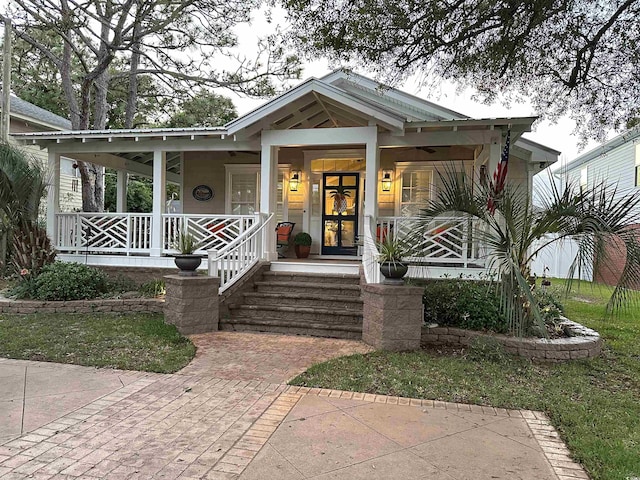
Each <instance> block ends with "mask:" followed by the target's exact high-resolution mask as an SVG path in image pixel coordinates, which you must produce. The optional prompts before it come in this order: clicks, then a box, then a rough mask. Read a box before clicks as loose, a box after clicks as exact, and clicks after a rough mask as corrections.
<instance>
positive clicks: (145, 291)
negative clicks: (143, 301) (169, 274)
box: [139, 279, 166, 298]
mask: <svg viewBox="0 0 640 480" xmlns="http://www.w3.org/2000/svg"><path fill="white" fill-rule="evenodd" d="M139 291H140V293H141V294H142V295H144V296H145V297H152V298H155V297H159V296H160V295H164V294H165V293H166V288H165V285H164V280H159V279H156V280H151V281H150V282H146V283H143V284H142V285H140V289H139Z"/></svg>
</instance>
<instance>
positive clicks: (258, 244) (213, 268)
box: [208, 214, 273, 293]
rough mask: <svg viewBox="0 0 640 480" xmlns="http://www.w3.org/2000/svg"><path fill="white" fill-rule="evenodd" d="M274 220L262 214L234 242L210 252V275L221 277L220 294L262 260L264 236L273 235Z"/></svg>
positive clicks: (271, 216) (270, 216)
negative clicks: (272, 225) (272, 222)
mask: <svg viewBox="0 0 640 480" xmlns="http://www.w3.org/2000/svg"><path fill="white" fill-rule="evenodd" d="M272 218H273V214H271V215H267V214H261V216H260V217H259V220H258V221H256V222H255V223H253V224H252V225H251V226H250V227H249V228H248V229H247V230H245V231H244V232H243V235H241V236H239V237H238V238H236V239H235V240H234V241H233V242H231V243H229V244H227V245H226V246H224V247H223V248H222V249H221V250H216V249H212V250H209V252H208V261H209V275H210V276H217V277H220V290H219V292H220V293H222V292H224V291H225V290H227V289H228V288H229V287H231V285H233V284H234V283H235V282H237V281H238V280H240V279H241V278H242V276H243V275H244V274H245V273H246V272H248V271H249V270H250V269H251V267H253V266H254V265H255V264H256V263H258V261H259V260H260V258H262V256H263V254H264V252H263V248H262V246H263V244H264V236H265V235H268V234H269V233H271V234H273V231H272V229H271V228H270V226H271V219H272Z"/></svg>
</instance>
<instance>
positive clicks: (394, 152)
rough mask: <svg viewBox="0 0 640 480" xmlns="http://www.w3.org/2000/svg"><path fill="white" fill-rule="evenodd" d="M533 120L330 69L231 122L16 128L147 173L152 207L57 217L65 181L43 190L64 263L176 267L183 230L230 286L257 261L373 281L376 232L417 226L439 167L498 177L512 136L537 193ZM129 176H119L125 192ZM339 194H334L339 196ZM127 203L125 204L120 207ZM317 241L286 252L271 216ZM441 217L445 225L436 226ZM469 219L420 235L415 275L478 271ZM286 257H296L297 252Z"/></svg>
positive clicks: (63, 149) (51, 150)
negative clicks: (474, 112)
mask: <svg viewBox="0 0 640 480" xmlns="http://www.w3.org/2000/svg"><path fill="white" fill-rule="evenodd" d="M534 121H535V117H522V118H485V119H474V118H469V117H467V116H464V115H462V114H459V113H456V112H454V111H451V110H448V109H446V108H444V107H441V106H439V105H436V104H434V103H432V102H429V101H426V100H423V99H421V98H417V97H415V96H412V95H409V94H407V93H404V92H402V91H400V90H396V89H394V88H389V87H385V86H383V85H380V84H379V83H377V82H375V81H373V80H371V79H369V78H365V77H363V76H360V75H357V74H354V73H351V72H346V71H343V70H337V71H334V72H332V73H330V74H328V75H326V76H325V77H323V78H320V79H316V78H310V79H308V80H306V81H304V82H302V83H300V84H299V85H298V86H296V87H294V88H292V89H290V90H289V91H287V92H285V93H283V94H282V95H279V96H278V97H276V98H274V99H272V100H270V101H268V102H267V103H265V104H264V105H262V106H261V107H259V108H257V109H255V110H253V111H251V112H249V113H247V114H246V115H243V116H242V117H240V118H237V119H236V120H233V121H232V122H229V123H228V124H227V125H224V126H221V127H215V128H178V129H135V130H98V131H96V130H92V131H50V132H38V133H24V134H21V135H18V137H19V139H20V140H21V141H22V142H23V143H25V144H32V145H37V146H39V147H40V148H46V149H47V150H48V158H49V164H50V165H51V167H52V169H53V171H55V172H59V165H60V161H61V158H70V159H75V160H83V161H90V162H93V163H96V164H100V165H104V166H105V167H109V168H113V169H116V170H118V171H119V172H121V173H122V174H123V175H124V174H125V173H132V174H136V175H147V176H150V177H152V178H153V211H152V213H150V214H134V213H127V212H126V211H119V212H116V213H109V214H107V213H62V212H61V211H60V207H59V205H60V203H59V202H60V194H61V188H60V176H59V175H57V176H56V178H55V179H54V182H53V185H52V188H51V189H50V190H49V194H48V200H47V202H48V206H49V209H48V216H47V227H48V231H49V233H50V235H51V238H52V239H53V242H54V245H55V246H56V248H57V249H58V250H59V252H60V255H59V258H60V259H62V260H68V261H82V262H85V261H86V262H87V263H89V264H94V265H117V266H122V267H155V268H169V267H172V265H173V263H172V262H173V260H172V258H171V257H170V255H171V254H173V253H175V252H176V250H175V248H174V245H175V241H176V239H177V237H178V234H179V232H181V231H183V230H185V229H186V230H188V231H189V232H191V233H192V234H194V235H195V236H196V237H197V239H198V240H199V241H200V244H201V248H200V250H199V252H200V253H202V254H203V255H205V254H208V256H209V261H208V262H207V265H205V266H206V267H208V268H209V271H210V272H211V273H212V274H214V275H219V276H220V278H221V288H220V291H221V292H224V291H225V290H226V289H228V288H229V287H230V286H231V285H232V284H233V283H234V282H236V281H237V280H238V279H240V278H242V276H243V275H244V274H245V272H247V271H249V270H250V269H251V267H252V266H253V265H254V264H255V263H256V262H258V261H259V260H263V261H267V262H270V265H271V270H273V271H291V272H311V273H313V272H315V273H325V274H327V275H329V274H331V272H333V273H335V274H340V275H344V274H349V273H356V274H357V273H358V271H359V267H360V266H361V265H362V266H364V274H365V277H366V281H368V282H378V281H379V273H378V269H377V268H376V261H375V259H376V253H377V252H376V250H375V242H374V239H375V238H376V236H377V237H378V238H380V236H381V235H383V234H384V233H383V232H390V231H394V232H402V231H403V230H407V229H411V228H412V227H411V225H412V223H411V218H412V216H414V215H416V213H417V212H418V209H419V208H420V206H421V205H422V203H423V202H424V200H425V198H427V196H428V195H433V194H434V192H435V191H437V189H438V188H439V179H438V175H437V174H436V170H437V169H438V168H442V167H444V166H445V165H455V166H456V168H458V169H460V171H466V172H467V173H469V174H472V173H473V172H480V171H481V170H484V171H486V172H488V173H490V172H493V170H494V169H495V167H496V165H497V164H498V162H499V161H500V156H501V152H502V149H503V146H504V142H505V138H506V134H507V130H508V129H510V131H511V145H512V146H511V151H510V152H511V153H510V160H509V162H510V163H509V174H508V178H509V180H510V181H512V182H518V183H520V184H522V185H525V186H526V187H527V188H528V189H529V190H531V185H532V179H533V175H534V174H536V173H538V172H539V171H540V170H541V169H543V168H545V167H546V166H548V165H550V164H552V163H554V162H556V161H557V159H558V155H559V152H557V151H555V150H552V149H550V148H548V147H545V146H543V145H540V144H538V143H535V142H533V141H531V140H528V139H525V138H523V137H522V134H523V133H524V132H527V131H530V129H531V125H532V123H533V122H534ZM167 182H174V183H176V184H178V185H180V190H181V195H180V198H181V207H182V212H181V213H167V212H166V208H167V205H166V202H165V199H166V190H165V189H166V184H167ZM125 187H126V185H125V182H119V183H118V197H119V198H124V196H125V194H126V192H125ZM336 190H338V192H339V193H340V192H345V193H347V195H345V197H344V198H340V199H339V201H336V198H335V196H336V195H335V193H336ZM119 204H120V205H123V204H124V203H123V202H119ZM284 220H286V221H290V222H294V223H295V230H294V234H295V233H297V232H299V231H305V232H308V233H309V234H310V235H311V237H312V241H313V243H312V247H311V248H312V250H311V255H312V256H311V258H310V259H307V260H305V261H304V262H296V261H293V260H292V259H290V258H285V259H280V260H279V259H278V255H277V252H276V235H275V233H274V230H275V226H276V224H277V222H280V221H284ZM436 223H437V224H436ZM473 228H474V227H473V225H470V224H469V221H468V220H466V219H464V218H449V219H442V220H439V221H438V222H434V224H433V225H431V226H429V228H428V229H427V231H425V232H423V234H422V237H421V238H422V239H423V245H422V247H423V248H422V255H421V260H422V263H423V264H424V265H426V267H425V268H423V269H421V270H420V272H419V271H418V270H414V271H413V272H410V274H413V275H429V276H440V275H442V274H445V273H449V274H457V273H473V272H479V271H483V270H484V262H483V256H484V255H483V250H482V246H480V245H477V242H475V243H474V239H473ZM289 255H291V253H289Z"/></svg>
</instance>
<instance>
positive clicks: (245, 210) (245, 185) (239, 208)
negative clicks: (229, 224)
mask: <svg viewBox="0 0 640 480" xmlns="http://www.w3.org/2000/svg"><path fill="white" fill-rule="evenodd" d="M230 182H231V185H230V188H229V189H230V192H231V199H230V200H231V209H230V213H231V214H232V215H250V214H253V213H255V212H257V211H258V186H259V185H260V183H259V181H258V174H257V172H254V173H232V174H231V175H230Z"/></svg>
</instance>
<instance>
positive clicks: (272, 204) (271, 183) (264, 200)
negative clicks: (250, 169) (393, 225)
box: [260, 142, 278, 261]
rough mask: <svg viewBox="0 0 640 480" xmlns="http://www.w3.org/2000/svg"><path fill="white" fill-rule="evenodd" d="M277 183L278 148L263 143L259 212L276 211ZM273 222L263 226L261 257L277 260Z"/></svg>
mask: <svg viewBox="0 0 640 480" xmlns="http://www.w3.org/2000/svg"><path fill="white" fill-rule="evenodd" d="M277 185H278V149H277V147H274V146H272V145H271V144H270V143H267V142H265V143H263V145H262V154H261V156H260V212H261V213H264V214H267V215H270V214H271V213H275V211H276V188H277ZM274 225H275V224H274V223H273V222H272V225H267V226H266V227H265V235H264V241H263V243H262V258H263V259H264V260H268V261H273V260H277V258H278V253H277V251H276V234H275V232H274V228H272V227H273V226H274Z"/></svg>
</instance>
